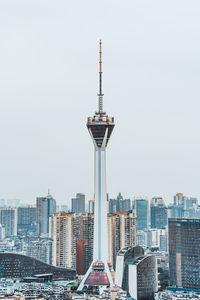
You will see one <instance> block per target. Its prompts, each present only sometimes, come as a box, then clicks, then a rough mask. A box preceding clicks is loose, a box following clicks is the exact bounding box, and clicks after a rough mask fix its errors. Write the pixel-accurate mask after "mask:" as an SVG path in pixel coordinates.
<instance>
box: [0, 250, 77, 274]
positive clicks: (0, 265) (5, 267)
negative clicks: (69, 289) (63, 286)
mask: <svg viewBox="0 0 200 300" xmlns="http://www.w3.org/2000/svg"><path fill="white" fill-rule="evenodd" d="M45 274H46V275H47V276H49V274H51V278H52V280H61V279H64V280H66V279H72V278H74V277H75V276H76V271H75V270H72V269H67V268H61V267H55V266H52V265H48V264H46V263H44V262H42V261H40V260H37V259H35V258H32V257H29V256H26V255H21V254H16V253H0V278H22V279H23V278H25V277H34V276H36V277H38V276H42V277H44V276H45Z"/></svg>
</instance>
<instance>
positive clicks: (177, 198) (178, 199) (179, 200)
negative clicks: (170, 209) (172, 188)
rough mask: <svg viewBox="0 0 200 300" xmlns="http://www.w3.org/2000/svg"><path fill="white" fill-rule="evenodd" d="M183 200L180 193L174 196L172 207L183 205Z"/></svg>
mask: <svg viewBox="0 0 200 300" xmlns="http://www.w3.org/2000/svg"><path fill="white" fill-rule="evenodd" d="M184 198H185V196H183V194H182V193H177V194H176V195H175V196H174V205H184Z"/></svg>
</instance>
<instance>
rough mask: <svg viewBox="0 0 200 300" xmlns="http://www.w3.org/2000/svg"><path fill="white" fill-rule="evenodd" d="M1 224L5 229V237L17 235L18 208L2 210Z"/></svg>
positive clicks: (0, 210)
mask: <svg viewBox="0 0 200 300" xmlns="http://www.w3.org/2000/svg"><path fill="white" fill-rule="evenodd" d="M0 224H2V225H4V227H5V237H10V236H16V235H17V208H14V207H4V208H0Z"/></svg>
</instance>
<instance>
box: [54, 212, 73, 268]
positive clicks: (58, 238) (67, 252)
mask: <svg viewBox="0 0 200 300" xmlns="http://www.w3.org/2000/svg"><path fill="white" fill-rule="evenodd" d="M75 225H76V215H75V214H74V213H60V214H59V215H54V216H52V217H50V219H49V237H50V238H52V240H53V244H52V264H53V265H54V266H60V267H66V268H73V269H74V268H75V267H76V253H75V251H74V250H75V249H76V231H75V227H76V226H75Z"/></svg>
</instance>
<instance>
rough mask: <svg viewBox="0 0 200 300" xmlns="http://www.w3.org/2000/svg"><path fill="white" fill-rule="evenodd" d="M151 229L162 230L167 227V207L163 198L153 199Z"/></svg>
mask: <svg viewBox="0 0 200 300" xmlns="http://www.w3.org/2000/svg"><path fill="white" fill-rule="evenodd" d="M150 213H151V228H158V229H162V228H165V227H166V226H167V207H166V206H165V203H164V200H163V199H162V198H161V197H154V198H152V199H151V206H150Z"/></svg>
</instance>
